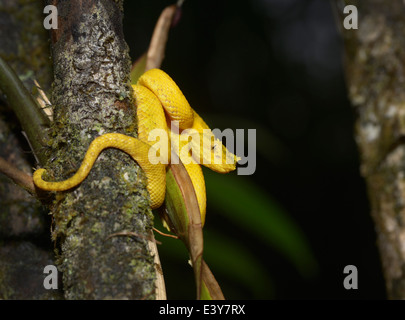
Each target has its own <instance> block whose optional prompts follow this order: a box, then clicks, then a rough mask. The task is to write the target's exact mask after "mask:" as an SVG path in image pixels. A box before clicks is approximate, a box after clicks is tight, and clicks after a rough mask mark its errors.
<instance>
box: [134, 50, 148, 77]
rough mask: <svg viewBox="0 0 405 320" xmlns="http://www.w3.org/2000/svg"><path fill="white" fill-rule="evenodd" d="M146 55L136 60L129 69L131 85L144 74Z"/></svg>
mask: <svg viewBox="0 0 405 320" xmlns="http://www.w3.org/2000/svg"><path fill="white" fill-rule="evenodd" d="M145 67H146V53H144V54H143V55H142V56H140V57H139V58H138V60H136V61H135V62H134V64H133V65H132V69H131V84H136V83H137V82H138V79H139V77H140V76H141V75H142V74H143V73H144V72H145Z"/></svg>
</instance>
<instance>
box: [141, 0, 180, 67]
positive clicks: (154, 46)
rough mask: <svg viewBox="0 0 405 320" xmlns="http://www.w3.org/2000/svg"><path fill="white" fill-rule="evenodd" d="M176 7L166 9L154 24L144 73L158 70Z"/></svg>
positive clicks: (163, 55)
mask: <svg viewBox="0 0 405 320" xmlns="http://www.w3.org/2000/svg"><path fill="white" fill-rule="evenodd" d="M178 8H179V7H178V6H177V5H171V6H168V7H166V8H165V9H164V10H163V11H162V13H161V14H160V17H159V19H158V21H157V23H156V26H155V29H154V30H153V35H152V38H151V41H150V45H149V49H148V53H147V56H146V66H145V71H148V70H150V69H153V68H160V66H161V65H162V61H163V59H164V57H165V49H166V43H167V39H168V36H169V30H170V27H171V26H172V21H173V19H174V17H175V15H176V12H177V10H178Z"/></svg>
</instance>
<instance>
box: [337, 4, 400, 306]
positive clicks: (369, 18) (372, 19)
mask: <svg viewBox="0 0 405 320" xmlns="http://www.w3.org/2000/svg"><path fill="white" fill-rule="evenodd" d="M336 3H337V12H338V13H339V15H340V16H339V18H340V19H339V21H338V24H339V26H340V28H341V29H342V34H343V39H344V47H345V72H346V79H347V87H348V91H349V97H350V100H351V102H352V104H353V105H354V107H355V108H356V111H357V114H358V119H357V123H356V133H355V134H356V137H355V138H356V141H357V144H358V148H359V150H360V155H361V173H362V175H363V177H364V178H365V180H366V183H367V188H368V194H369V199H370V202H371V214H372V217H373V219H374V223H375V228H376V232H377V241H378V246H379V251H380V255H381V260H382V265H383V270H384V276H385V280H386V288H387V293H388V296H389V298H391V299H405V144H404V141H405V140H404V137H405V91H404V80H405V74H404V70H405V50H404V48H405V6H404V3H403V1H402V0H392V1H383V0H368V1H346V3H344V2H343V1H336ZM348 4H352V5H355V6H356V7H357V9H358V16H359V18H358V23H359V28H358V29H357V30H356V29H350V30H345V29H344V28H343V25H342V22H343V19H344V18H345V17H346V16H347V15H344V14H343V7H344V5H348Z"/></svg>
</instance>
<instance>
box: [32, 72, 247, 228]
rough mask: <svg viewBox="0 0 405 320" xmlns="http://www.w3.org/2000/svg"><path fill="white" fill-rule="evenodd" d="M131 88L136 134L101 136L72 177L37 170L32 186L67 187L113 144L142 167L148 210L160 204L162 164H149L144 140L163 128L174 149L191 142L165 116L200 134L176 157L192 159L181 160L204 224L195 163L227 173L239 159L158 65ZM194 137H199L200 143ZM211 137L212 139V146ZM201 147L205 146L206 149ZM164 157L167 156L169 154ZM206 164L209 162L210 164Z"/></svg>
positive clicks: (200, 179)
mask: <svg viewBox="0 0 405 320" xmlns="http://www.w3.org/2000/svg"><path fill="white" fill-rule="evenodd" d="M132 87H133V89H134V101H135V105H136V107H137V117H138V138H133V137H130V136H126V135H124V134H120V133H106V134H103V135H101V136H99V137H97V138H95V139H94V140H93V141H92V142H91V144H90V146H89V148H88V150H87V152H86V155H85V157H84V160H83V162H82V164H81V166H80V168H79V170H78V171H77V172H76V173H75V174H74V175H73V176H72V177H70V178H69V179H67V180H64V181H58V182H49V181H44V180H43V179H42V175H43V174H44V173H45V172H46V170H45V169H43V168H41V169H38V170H36V171H35V172H34V175H33V180H34V183H35V185H36V186H37V187H38V188H40V189H43V190H46V191H65V190H68V189H71V188H73V187H75V186H77V185H78V184H80V183H81V182H82V181H83V180H84V179H85V178H86V177H87V175H88V173H89V172H90V170H91V168H92V166H93V164H94V162H95V161H96V159H97V157H98V155H99V154H100V153H101V152H102V151H103V150H104V149H106V148H116V149H119V150H122V151H124V152H126V153H127V154H129V155H130V156H131V157H132V158H133V159H134V160H135V161H136V162H137V163H138V164H139V165H140V166H141V168H142V169H143V170H144V171H145V173H146V176H147V180H148V184H147V189H148V192H149V195H150V199H151V207H152V209H155V208H158V207H160V206H161V205H162V203H163V201H164V198H165V192H166V165H165V164H162V163H158V164H152V163H151V162H150V160H149V158H148V156H149V154H150V153H149V151H150V148H152V146H151V144H150V142H149V141H148V137H149V133H150V132H151V130H154V129H157V128H158V129H163V130H165V131H166V132H167V133H168V134H169V136H170V143H171V146H172V147H174V148H175V150H183V147H184V146H185V145H186V144H188V143H189V141H182V140H181V139H180V134H181V132H178V133H177V132H175V130H173V131H171V130H170V129H169V128H168V126H167V120H166V115H167V116H168V120H171V121H178V127H179V129H180V131H181V130H185V129H195V130H196V131H194V132H193V131H190V132H192V133H191V134H190V136H191V137H192V138H193V135H195V134H198V135H199V137H198V138H200V139H192V140H191V145H192V150H193V151H192V152H190V151H188V152H186V151H185V152H180V155H179V157H180V159H181V160H182V161H183V159H185V158H186V157H189V158H191V159H192V162H191V163H188V164H184V166H185V168H186V170H187V172H188V174H189V176H190V178H191V181H192V183H193V187H194V189H195V192H196V196H197V200H198V204H199V207H200V213H201V221H202V224H203V225H204V221H205V212H206V193H205V182H204V176H203V173H202V169H201V167H200V165H199V163H201V164H203V165H206V166H207V167H209V168H210V169H212V170H214V171H217V172H220V173H226V172H230V171H232V170H235V168H236V162H237V161H239V160H240V158H239V157H237V156H235V155H234V154H232V153H230V152H229V151H228V150H227V149H226V148H225V146H224V145H223V144H222V142H221V141H220V140H219V139H216V138H215V137H214V135H213V134H212V131H211V130H210V129H209V127H208V126H207V124H206V123H205V122H204V120H203V119H202V118H201V117H200V116H199V115H198V114H197V113H196V112H195V111H194V110H193V109H192V108H191V106H190V105H189V103H188V101H187V99H186V98H185V97H184V95H183V93H182V92H181V90H180V89H179V87H178V86H177V84H176V83H175V82H174V81H173V80H172V78H171V77H170V76H169V75H168V74H166V73H165V72H164V71H162V70H160V69H151V70H148V71H147V72H145V73H144V74H143V75H142V76H141V77H140V78H139V80H138V83H137V84H136V85H133V86H132ZM162 107H163V108H162ZM165 114H166V115H165ZM204 129H205V130H204ZM203 130H204V131H203ZM194 141H199V144H197V142H194ZM204 141H208V143H206V144H205V143H203V142H204ZM211 141H213V146H212V145H211ZM205 146H209V148H207V147H205ZM176 148H177V149H176ZM201 150H202V152H201ZM168 155H169V157H170V152H169V153H168ZM219 156H222V158H221V159H222V163H216V162H214V160H215V159H217V158H218V157H219ZM167 160H169V159H167ZM183 162H186V161H183ZM204 162H210V164H205V163H204Z"/></svg>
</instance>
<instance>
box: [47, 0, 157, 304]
mask: <svg viewBox="0 0 405 320" xmlns="http://www.w3.org/2000/svg"><path fill="white" fill-rule="evenodd" d="M50 2H51V4H54V5H57V8H58V15H59V21H58V29H57V30H53V31H52V57H53V63H54V76H55V78H54V83H53V94H52V104H53V106H54V123H53V127H52V134H51V135H52V136H53V138H52V140H51V143H50V145H51V148H50V149H49V150H48V159H49V161H48V163H47V165H46V166H45V167H46V168H48V169H50V171H48V172H49V174H48V178H51V179H52V180H55V181H57V180H63V179H66V178H68V177H69V176H71V175H72V173H73V172H75V171H77V169H78V168H79V166H80V164H81V162H82V160H83V158H84V154H85V152H86V150H87V148H88V146H89V144H90V142H91V141H92V140H93V139H94V138H95V137H97V136H98V135H101V134H103V133H107V132H119V133H123V134H126V135H130V136H136V132H137V127H136V125H134V124H136V113H135V109H134V107H133V103H132V88H131V86H130V78H129V73H130V66H131V64H130V58H129V55H128V47H127V45H126V43H125V40H124V36H123V31H122V15H123V13H122V1H110V0H89V1H76V0H72V1H62V2H61V1H56V0H55V1H50ZM145 183H146V178H145V175H144V173H143V172H142V171H141V169H140V167H139V166H138V165H137V164H136V163H135V162H134V161H133V160H131V158H130V157H129V156H128V155H127V154H125V153H123V152H121V151H119V150H115V149H110V150H105V151H103V152H102V154H101V155H100V156H99V158H98V160H97V161H96V163H95V165H94V167H93V169H92V170H91V172H90V174H89V176H88V177H87V178H86V179H85V181H84V182H83V183H82V184H81V185H80V186H79V187H77V188H74V189H73V190H72V191H71V192H66V193H64V194H63V195H60V194H58V195H57V196H56V200H55V201H54V202H53V204H52V206H51V207H52V214H53V217H54V221H55V229H54V231H53V238H54V239H61V242H62V252H61V255H60V259H59V262H60V270H61V271H62V272H63V283H64V289H65V297H66V298H68V299H109V298H111V299H154V298H155V278H156V274H155V269H154V262H153V256H152V254H151V252H150V250H149V246H148V242H149V240H148V239H149V237H150V230H151V228H152V220H153V215H152V213H151V210H150V206H149V200H148V194H147V191H146V186H145ZM128 232H131V234H132V236H118V235H117V234H118V233H121V234H123V233H128ZM114 234H115V236H114Z"/></svg>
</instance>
